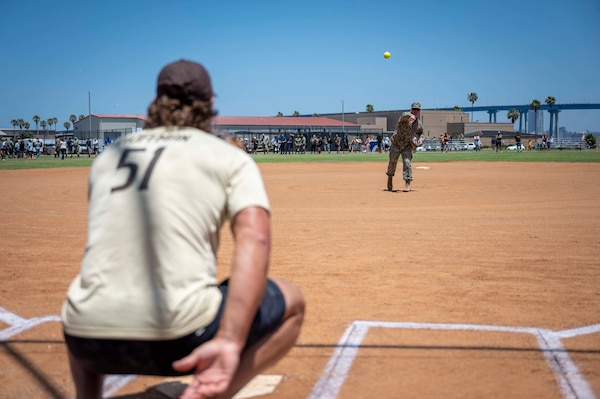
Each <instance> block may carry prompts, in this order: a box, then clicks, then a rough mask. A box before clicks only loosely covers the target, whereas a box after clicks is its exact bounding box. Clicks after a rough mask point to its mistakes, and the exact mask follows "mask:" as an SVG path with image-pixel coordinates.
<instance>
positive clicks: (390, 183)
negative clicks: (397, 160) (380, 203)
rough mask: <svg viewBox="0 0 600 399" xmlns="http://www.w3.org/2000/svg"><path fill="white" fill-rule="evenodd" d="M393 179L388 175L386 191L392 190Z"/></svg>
mask: <svg viewBox="0 0 600 399" xmlns="http://www.w3.org/2000/svg"><path fill="white" fill-rule="evenodd" d="M393 179H394V178H393V176H388V191H392V189H393V188H394V184H393V182H392V180H393Z"/></svg>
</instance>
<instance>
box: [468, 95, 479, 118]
mask: <svg viewBox="0 0 600 399" xmlns="http://www.w3.org/2000/svg"><path fill="white" fill-rule="evenodd" d="M468 99H469V102H470V103H471V122H473V105H474V104H475V101H477V100H478V99H479V97H478V96H477V93H469V97H468Z"/></svg>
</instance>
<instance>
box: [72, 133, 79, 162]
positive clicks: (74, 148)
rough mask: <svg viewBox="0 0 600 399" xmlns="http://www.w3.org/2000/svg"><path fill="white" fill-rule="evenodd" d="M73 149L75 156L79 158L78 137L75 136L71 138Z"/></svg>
mask: <svg viewBox="0 0 600 399" xmlns="http://www.w3.org/2000/svg"><path fill="white" fill-rule="evenodd" d="M73 151H75V154H77V158H79V139H78V138H77V137H75V138H74V139H73Z"/></svg>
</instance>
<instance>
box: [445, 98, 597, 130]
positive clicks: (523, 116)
mask: <svg viewBox="0 0 600 399" xmlns="http://www.w3.org/2000/svg"><path fill="white" fill-rule="evenodd" d="M435 109H436V110H439V111H453V110H454V107H452V108H435ZM511 109H514V110H516V111H518V112H519V131H520V132H523V123H524V124H525V127H528V123H527V114H528V113H529V111H533V109H532V108H531V105H529V104H519V105H484V106H472V107H468V108H461V110H462V111H464V112H467V111H468V112H471V111H472V112H483V111H485V112H487V113H488V115H489V122H490V123H492V122H493V123H495V122H496V114H497V113H498V111H510V110H511ZM596 109H600V104H591V103H579V104H554V105H553V106H552V107H550V106H549V105H548V104H542V105H541V106H540V107H539V108H538V111H547V112H548V113H549V114H550V129H549V132H550V135H551V136H556V135H557V132H558V113H559V112H561V111H568V110H577V111H581V110H596ZM525 133H529V129H527V131H526V132H525Z"/></svg>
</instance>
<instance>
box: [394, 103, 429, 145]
mask: <svg viewBox="0 0 600 399" xmlns="http://www.w3.org/2000/svg"><path fill="white" fill-rule="evenodd" d="M410 116H411V113H410V112H408V111H407V112H404V113H403V114H402V115H401V116H400V119H399V120H398V125H397V126H396V133H394V134H393V135H392V137H391V139H390V141H391V142H392V145H393V146H394V147H396V148H398V149H400V150H404V149H405V148H406V147H408V146H411V148H412V149H413V151H414V150H416V149H417V141H418V139H419V138H421V135H422V134H423V125H422V124H421V121H420V120H418V119H417V120H416V121H414V122H413V123H412V125H411V124H410V123H409V119H410Z"/></svg>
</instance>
